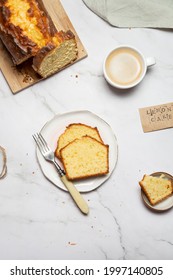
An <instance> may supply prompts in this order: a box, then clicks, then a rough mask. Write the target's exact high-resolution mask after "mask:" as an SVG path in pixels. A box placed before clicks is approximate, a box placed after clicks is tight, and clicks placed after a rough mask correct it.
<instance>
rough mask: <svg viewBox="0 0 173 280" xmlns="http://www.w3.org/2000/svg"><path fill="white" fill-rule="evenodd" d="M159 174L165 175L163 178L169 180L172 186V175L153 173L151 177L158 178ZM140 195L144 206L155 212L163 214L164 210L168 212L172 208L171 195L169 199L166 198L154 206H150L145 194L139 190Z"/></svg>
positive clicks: (172, 198) (172, 197)
mask: <svg viewBox="0 0 173 280" xmlns="http://www.w3.org/2000/svg"><path fill="white" fill-rule="evenodd" d="M161 174H165V178H167V179H169V180H171V181H172V184H173V177H172V175H170V174H168V173H165V172H155V173H152V174H151V176H155V177H160V175H161ZM141 195H142V199H143V201H144V203H145V205H146V206H147V207H148V208H150V209H152V210H154V211H157V212H163V211H166V210H169V209H170V208H172V207H173V195H171V196H170V197H168V198H166V199H165V200H163V201H161V202H160V203H158V204H156V205H154V206H153V205H151V204H150V202H149V200H148V198H147V197H146V195H145V193H144V192H143V191H142V190H141Z"/></svg>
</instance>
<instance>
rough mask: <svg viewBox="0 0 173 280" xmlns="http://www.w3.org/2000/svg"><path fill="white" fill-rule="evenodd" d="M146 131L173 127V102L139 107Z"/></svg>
mask: <svg viewBox="0 0 173 280" xmlns="http://www.w3.org/2000/svg"><path fill="white" fill-rule="evenodd" d="M139 113H140V118H141V123H142V128H143V131H144V132H150V131H155V130H160V129H166V128H171V127H173V103H167V104H162V105H156V106H151V107H146V108H140V109H139Z"/></svg>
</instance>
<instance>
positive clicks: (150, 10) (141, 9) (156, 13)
mask: <svg viewBox="0 0 173 280" xmlns="http://www.w3.org/2000/svg"><path fill="white" fill-rule="evenodd" d="M83 1H84V3H85V4H86V5H87V6H88V7H89V8H90V9H91V10H92V11H93V12H94V13H96V14H97V15H98V16H100V17H101V18H103V19H104V20H106V21H107V22H109V23H110V24H111V25H113V26H116V27H124V28H128V27H129V28H130V27H151V28H173V0H83Z"/></svg>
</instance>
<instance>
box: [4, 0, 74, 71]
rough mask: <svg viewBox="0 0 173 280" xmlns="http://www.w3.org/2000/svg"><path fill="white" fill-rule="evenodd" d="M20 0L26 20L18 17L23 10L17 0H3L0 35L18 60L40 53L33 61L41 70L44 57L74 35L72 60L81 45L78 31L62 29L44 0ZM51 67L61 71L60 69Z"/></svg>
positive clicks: (17, 61) (17, 62)
mask: <svg viewBox="0 0 173 280" xmlns="http://www.w3.org/2000/svg"><path fill="white" fill-rule="evenodd" d="M18 1H19V3H20V5H21V6H20V10H21V8H23V14H24V15H25V20H23V18H22V19H21V18H20V20H19V19H18V13H19V15H20V10H18V3H17V1H16V2H15V1H14V0H0V39H1V40H2V42H3V43H4V45H5V46H6V48H7V50H8V51H9V53H10V54H11V56H12V60H13V62H14V64H15V65H19V64H21V63H23V62H24V61H25V60H27V59H29V58H30V57H35V56H36V57H35V58H34V61H33V65H34V69H35V71H37V72H38V73H41V72H40V71H39V67H40V65H41V63H42V60H43V58H44V57H45V56H46V55H47V54H48V53H50V52H51V51H52V50H53V49H54V48H56V47H58V46H59V45H60V44H61V43H62V42H64V41H68V40H70V39H73V40H74V44H73V52H74V54H73V59H72V60H75V59H76V58H77V45H75V44H76V41H75V36H74V34H73V33H72V32H71V31H67V32H63V31H60V32H58V30H57V29H56V27H55V25H54V23H53V21H52V19H51V18H50V16H49V14H48V12H47V10H46V8H45V6H44V4H43V2H42V0H18ZM28 7H29V8H28ZM23 14H22V15H23ZM28 22H30V23H31V24H29V25H31V26H32V32H31V30H29V29H28ZM26 23H27V24H26ZM33 26H34V27H33ZM33 30H34V31H33ZM35 33H36V34H37V35H35ZM69 48H70V46H69ZM75 48H76V51H75ZM75 54H76V56H75ZM69 60H70V59H69ZM63 66H64V65H62V68H63ZM51 70H52V71H54V72H57V69H55V70H54V69H51ZM52 71H50V73H52ZM41 75H42V74H41ZM43 76H44V74H43Z"/></svg>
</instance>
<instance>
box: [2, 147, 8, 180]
mask: <svg viewBox="0 0 173 280" xmlns="http://www.w3.org/2000/svg"><path fill="white" fill-rule="evenodd" d="M6 163H7V157H6V152H5V149H4V148H3V147H1V146H0V179H3V178H4V177H5V176H6V174H7V165H6Z"/></svg>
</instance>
